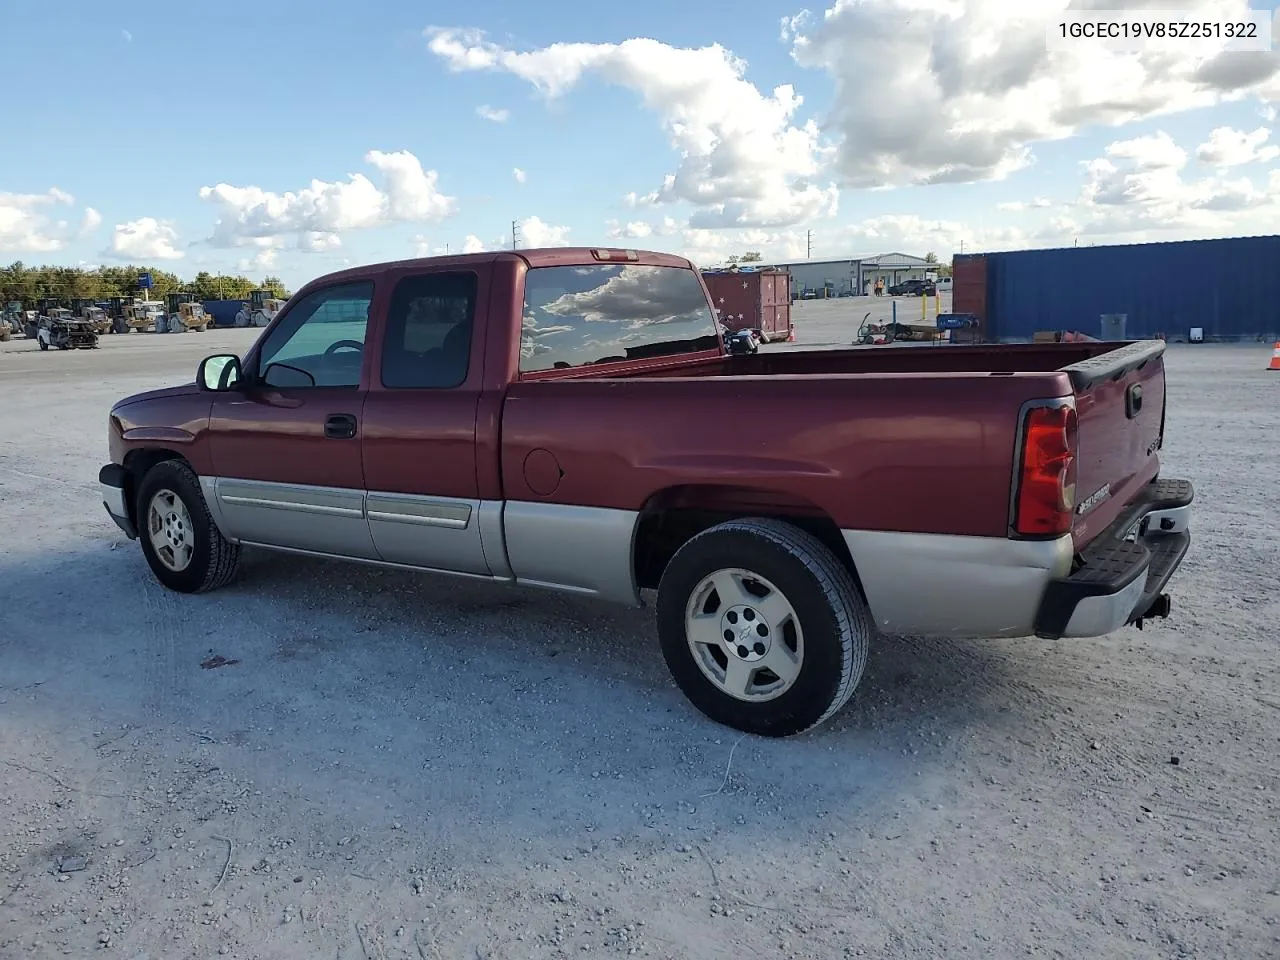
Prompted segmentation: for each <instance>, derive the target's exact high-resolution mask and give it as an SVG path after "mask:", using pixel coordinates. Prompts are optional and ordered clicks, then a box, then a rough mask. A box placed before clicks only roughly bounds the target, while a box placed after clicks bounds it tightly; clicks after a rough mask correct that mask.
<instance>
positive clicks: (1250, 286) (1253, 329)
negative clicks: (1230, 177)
mask: <svg viewBox="0 0 1280 960" xmlns="http://www.w3.org/2000/svg"><path fill="white" fill-rule="evenodd" d="M953 273H954V279H953V281H952V282H953V284H954V288H953V298H954V299H953V307H952V309H953V310H955V311H956V312H957V313H973V314H976V315H977V316H978V319H979V321H980V323H981V325H982V333H983V338H984V339H986V340H989V341H997V340H1013V341H1019V340H1029V339H1031V337H1032V336H1033V335H1034V334H1035V332H1036V331H1037V330H1078V331H1080V332H1081V333H1087V334H1089V335H1090V336H1094V337H1102V338H1104V339H1112V338H1113V337H1114V335H1115V328H1114V327H1111V328H1109V331H1105V332H1104V331H1103V329H1102V320H1101V318H1102V316H1103V315H1104V314H1124V315H1126V316H1125V321H1124V328H1123V333H1120V334H1119V335H1120V336H1121V337H1123V338H1125V339H1141V338H1145V337H1153V336H1156V335H1159V334H1163V335H1164V336H1165V337H1166V338H1168V339H1169V340H1185V339H1187V338H1188V335H1189V332H1190V330H1191V329H1192V328H1193V327H1200V328H1202V330H1203V332H1204V337H1205V339H1206V340H1275V339H1280V299H1278V298H1277V297H1276V294H1275V282H1276V279H1277V277H1280V236H1270V237H1233V238H1230V239H1226V240H1188V241H1180V242H1174V243H1143V244H1131V245H1124V246H1106V247H1066V248H1062V249H1055V250H1018V251H1008V252H1003V253H985V254H982V253H979V254H965V255H960V256H957V257H955V259H954V260H953Z"/></svg>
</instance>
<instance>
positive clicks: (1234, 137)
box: [1196, 127, 1280, 168]
mask: <svg viewBox="0 0 1280 960" xmlns="http://www.w3.org/2000/svg"><path fill="white" fill-rule="evenodd" d="M1270 138H1271V131H1270V130H1268V129H1267V128H1266V127H1259V128H1258V129H1257V130H1254V131H1253V132H1252V133H1245V132H1244V131H1243V130H1234V129H1232V128H1231V127H1217V128H1216V129H1214V130H1213V131H1212V132H1211V133H1210V134H1209V139H1208V140H1206V141H1205V142H1204V143H1202V144H1200V146H1198V147H1197V148H1196V159H1197V160H1199V161H1200V162H1201V163H1206V164H1208V165H1209V166H1213V167H1222V168H1225V167H1240V166H1244V165H1245V164H1247V163H1270V162H1271V161H1272V160H1274V159H1275V158H1276V157H1280V147H1277V146H1275V145H1274V144H1272V145H1267V140H1269V139H1270Z"/></svg>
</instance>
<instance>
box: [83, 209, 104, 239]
mask: <svg viewBox="0 0 1280 960" xmlns="http://www.w3.org/2000/svg"><path fill="white" fill-rule="evenodd" d="M100 226H102V214H100V213H99V212H98V211H97V210H95V209H93V207H85V208H84V216H83V217H81V218H80V236H82V237H85V236H88V235H89V234H91V233H93V231H95V230H97V229H98V227H100Z"/></svg>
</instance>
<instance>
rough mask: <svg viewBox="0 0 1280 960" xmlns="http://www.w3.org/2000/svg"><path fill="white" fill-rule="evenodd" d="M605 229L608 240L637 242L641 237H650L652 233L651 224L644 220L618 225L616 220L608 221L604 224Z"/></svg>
mask: <svg viewBox="0 0 1280 960" xmlns="http://www.w3.org/2000/svg"><path fill="white" fill-rule="evenodd" d="M605 227H606V228H607V235H608V237H609V239H610V240H638V239H641V238H642V237H648V236H652V235H653V232H654V228H653V224H651V223H649V222H647V221H645V220H633V221H631V222H630V223H618V221H617V220H610V221H608V222H607V223H606V224H605Z"/></svg>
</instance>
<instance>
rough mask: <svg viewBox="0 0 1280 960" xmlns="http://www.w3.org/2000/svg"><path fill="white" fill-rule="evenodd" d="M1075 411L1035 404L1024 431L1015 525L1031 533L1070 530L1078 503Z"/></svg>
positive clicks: (1017, 529)
mask: <svg viewBox="0 0 1280 960" xmlns="http://www.w3.org/2000/svg"><path fill="white" fill-rule="evenodd" d="M1076 438H1077V427H1076V410H1075V407H1071V406H1059V407H1034V408H1032V409H1031V410H1029V411H1028V412H1027V419H1026V422H1025V424H1024V425H1023V431H1022V458H1021V461H1020V462H1021V467H1020V477H1019V483H1018V506H1017V513H1016V515H1015V517H1014V529H1015V530H1016V531H1017V532H1018V533H1020V534H1022V535H1023V536H1027V537H1044V536H1058V535H1060V534H1064V533H1067V532H1068V531H1069V530H1070V529H1071V514H1072V512H1073V511H1074V510H1075V506H1076Z"/></svg>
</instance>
